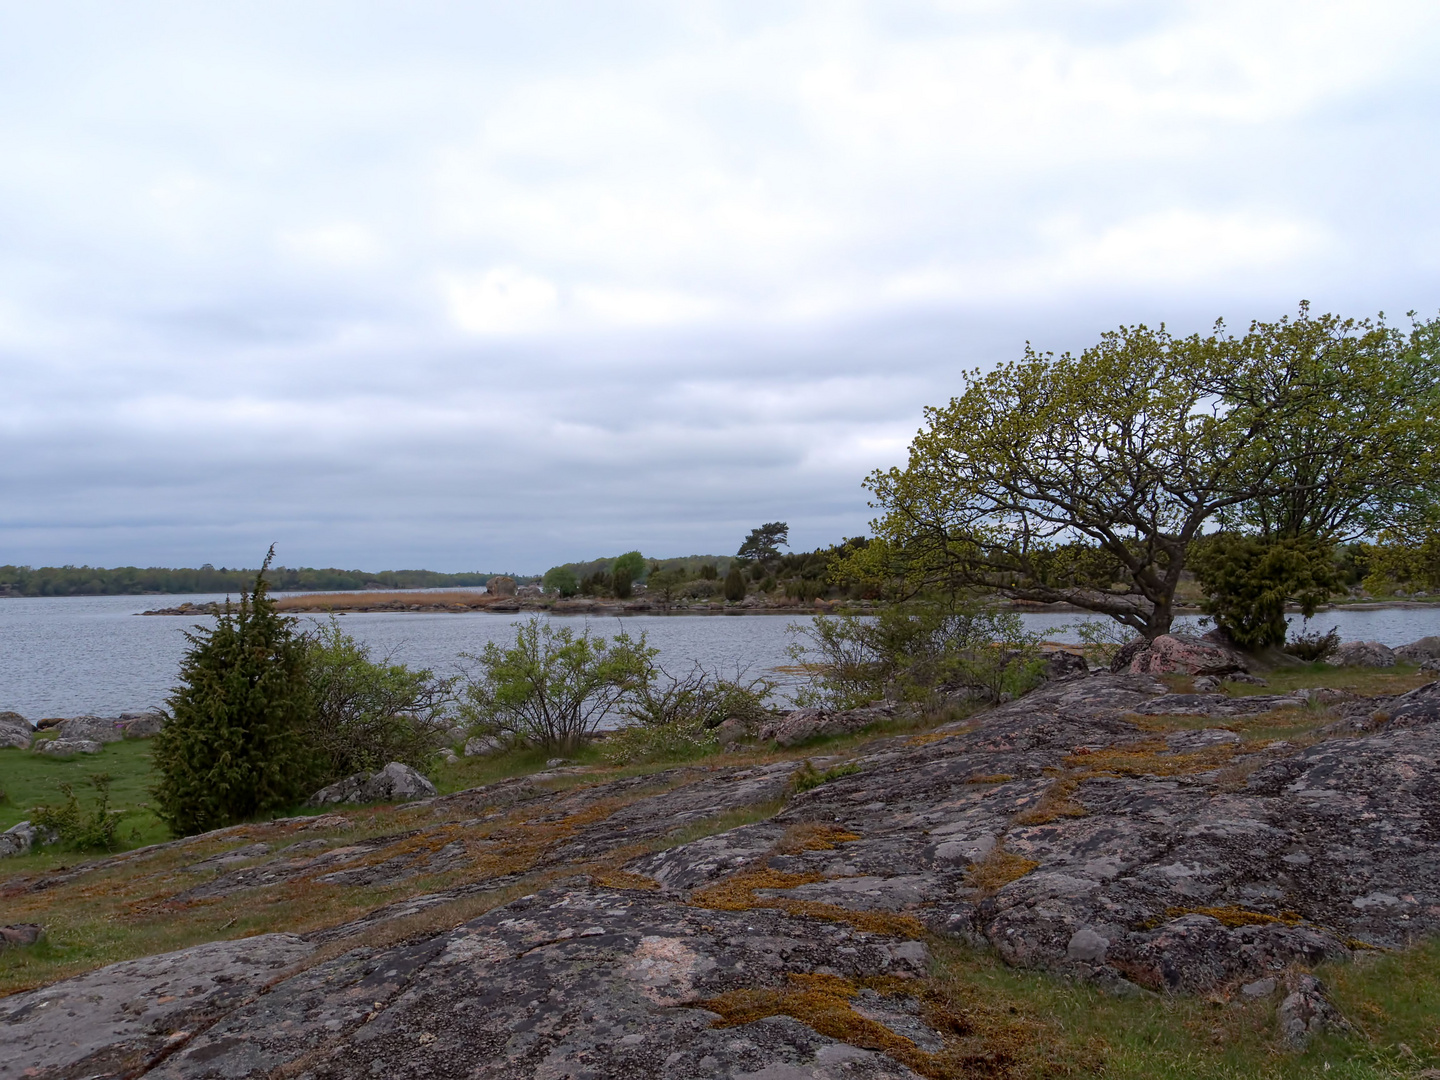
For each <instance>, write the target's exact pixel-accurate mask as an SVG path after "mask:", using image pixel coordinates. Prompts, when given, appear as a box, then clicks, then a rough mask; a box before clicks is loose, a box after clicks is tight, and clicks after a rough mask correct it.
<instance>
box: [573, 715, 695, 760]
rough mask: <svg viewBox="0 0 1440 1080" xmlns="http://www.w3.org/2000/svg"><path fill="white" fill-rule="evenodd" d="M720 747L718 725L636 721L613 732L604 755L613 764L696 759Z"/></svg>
mask: <svg viewBox="0 0 1440 1080" xmlns="http://www.w3.org/2000/svg"><path fill="white" fill-rule="evenodd" d="M719 749H720V740H719V737H718V736H717V735H716V734H715V730H714V728H708V727H706V726H705V725H704V724H701V723H697V722H696V721H695V720H694V719H687V720H677V721H675V722H674V723H668V724H633V725H630V726H628V727H623V728H620V729H619V730H617V731H613V732H610V733H609V735H608V737H607V738H606V739H605V741H604V742H602V743H601V744H600V756H601V757H603V758H604V759H605V760H606V761H608V762H610V763H611V764H612V765H637V764H640V763H642V762H654V761H693V760H694V759H695V758H699V757H705V756H707V755H709V754H713V753H715V752H716V751H717V750H719Z"/></svg>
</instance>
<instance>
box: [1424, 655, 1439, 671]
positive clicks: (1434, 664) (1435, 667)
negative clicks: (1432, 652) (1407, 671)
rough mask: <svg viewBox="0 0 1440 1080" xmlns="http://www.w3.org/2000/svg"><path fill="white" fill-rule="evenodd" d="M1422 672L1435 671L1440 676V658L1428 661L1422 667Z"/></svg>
mask: <svg viewBox="0 0 1440 1080" xmlns="http://www.w3.org/2000/svg"><path fill="white" fill-rule="evenodd" d="M1420 670H1421V671H1433V672H1435V673H1437V674H1440V657H1436V658H1435V659H1434V660H1426V661H1425V662H1424V663H1422V664H1421V665H1420Z"/></svg>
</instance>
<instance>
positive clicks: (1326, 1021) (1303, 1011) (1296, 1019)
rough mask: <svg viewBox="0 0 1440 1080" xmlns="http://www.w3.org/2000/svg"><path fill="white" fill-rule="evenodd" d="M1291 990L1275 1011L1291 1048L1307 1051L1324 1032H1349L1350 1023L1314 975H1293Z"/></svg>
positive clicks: (1288, 987) (1289, 981) (1289, 984)
mask: <svg viewBox="0 0 1440 1080" xmlns="http://www.w3.org/2000/svg"><path fill="white" fill-rule="evenodd" d="M1286 989H1287V990H1289V991H1290V993H1289V994H1287V995H1286V996H1285V1000H1284V1001H1282V1002H1281V1003H1280V1007H1279V1008H1278V1009H1277V1010H1276V1011H1275V1019H1276V1021H1277V1022H1278V1025H1279V1028H1280V1038H1281V1039H1282V1040H1284V1043H1285V1045H1286V1047H1288V1048H1289V1049H1291V1050H1304V1049H1305V1047H1306V1045H1307V1044H1308V1043H1309V1042H1310V1040H1311V1039H1312V1038H1314V1037H1315V1036H1316V1035H1318V1034H1320V1033H1321V1032H1322V1031H1346V1030H1348V1029H1349V1027H1350V1025H1349V1024H1348V1023H1346V1021H1345V1018H1344V1017H1343V1016H1341V1015H1340V1012H1339V1010H1338V1009H1336V1008H1335V1006H1334V1005H1332V1004H1330V1000H1329V998H1327V997H1326V994H1325V984H1324V983H1322V982H1321V981H1320V980H1319V979H1317V978H1316V977H1315V976H1314V975H1309V974H1297V975H1293V976H1292V977H1291V978H1290V979H1289V980H1288V981H1287V983H1286Z"/></svg>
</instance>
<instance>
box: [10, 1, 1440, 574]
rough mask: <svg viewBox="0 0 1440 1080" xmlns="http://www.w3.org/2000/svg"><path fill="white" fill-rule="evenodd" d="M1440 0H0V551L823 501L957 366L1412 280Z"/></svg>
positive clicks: (815, 509) (443, 542)
mask: <svg viewBox="0 0 1440 1080" xmlns="http://www.w3.org/2000/svg"><path fill="white" fill-rule="evenodd" d="M1436 56H1440V5H1436V4H1434V3H1433V2H1430V3H1424V2H1415V3H1403V2H1395V3H1387V2H1384V0H1367V2H1365V3H1358V2H1354V3H1345V4H1329V3H1323V2H1319V0H1306V2H1303V3H1300V2H1295V3H1266V2H1263V0H1243V2H1233V3H1232V2H1225V0H1203V2H1197V3H1193V4H1184V3H1172V4H1167V3H1158V2H1148V3H1126V2H1121V0H1115V2H1092V3H1086V2H1084V0H1056V2H1053V3H1022V2H1017V3H1001V2H990V3H986V2H974V3H946V2H933V3H922V2H918V0H917V2H913V3H912V2H904V0H897V2H890V3H876V4H864V3H843V2H840V0H822V2H817V3H785V2H783V0H763V2H757V3H728V4H722V3H714V4H711V3H701V2H685V3H675V2H673V0H668V2H667V0H656V2H654V3H595V2H580V0H576V2H573V3H548V2H544V0H527V2H525V3H513V2H512V3H505V4H486V3H479V2H469V3H455V4H443V3H425V2H421V0H405V2H404V3H399V2H396V3H389V4H375V3H359V2H355V0H347V2H344V3H340V2H337V3H305V2H303V0H284V2H283V3H273V4H267V3H261V2H256V0H246V2H245V3H235V4H225V3H214V2H208V0H207V2H206V3H203V4H196V3H194V2H193V0H182V2H176V3H170V4H164V3H147V2H143V0H127V2H126V3H123V4H117V3H113V2H110V0H107V2H105V3H96V4H71V3H64V2H59V0H46V2H45V3H40V4H37V3H34V2H31V0H24V2H7V0H0V563H7V562H10V563H29V564H32V565H50V564H58V563H85V562H88V563H91V564H102V565H117V564H123V563H138V564H141V565H197V564H199V563H203V562H211V563H213V564H215V565H217V566H219V565H231V566H233V565H247V566H253V565H256V564H257V563H258V561H259V558H260V555H261V554H262V553H263V550H264V548H265V546H266V545H267V544H268V543H269V542H270V541H272V540H273V541H275V542H277V544H278V550H279V559H280V561H281V562H283V563H286V564H288V565H292V566H293V565H302V564H303V565H339V566H346V567H351V566H353V567H363V568H366V569H383V568H398V567H429V568H433V569H441V570H460V569H481V570H501V569H513V570H516V571H521V572H536V571H542V570H544V569H545V568H546V567H547V566H550V565H552V564H554V563H557V562H561V561H566V560H571V559H579V558H589V557H593V556H597V555H601V554H614V553H618V552H620V551H624V550H627V549H630V548H636V547H638V548H641V549H643V550H644V551H645V552H646V554H649V555H659V556H664V555H677V554H688V553H700V552H705V553H719V554H727V553H729V552H732V551H733V550H734V549H735V547H736V546H737V545H738V544H739V542H740V540H741V539H742V538H743V537H744V535H745V533H746V532H747V531H748V530H749V529H750V528H751V527H752V526H754V525H756V524H759V523H760V522H762V521H770V520H775V519H781V520H785V521H788V522H789V523H790V525H791V538H792V543H793V544H794V546H796V547H803V548H810V547H814V546H816V545H819V544H825V543H830V542H833V541H835V540H838V539H839V538H840V537H842V536H845V535H856V534H858V533H861V532H863V531H864V530H865V529H866V525H867V522H868V520H869V518H870V516H871V515H870V512H869V510H868V508H867V506H866V503H865V492H864V490H863V489H862V487H861V483H860V482H861V480H862V478H863V477H864V476H865V474H866V473H868V472H869V471H871V470H872V469H874V468H876V467H880V466H889V465H891V464H897V463H899V462H901V461H902V460H903V457H904V452H905V447H906V445H907V443H908V442H909V440H910V438H911V436H912V435H913V434H914V432H915V430H916V428H917V427H918V425H919V423H920V419H921V409H922V407H923V406H924V405H926V404H939V403H942V402H944V401H945V400H947V399H948V398H949V397H950V396H951V395H952V394H953V393H956V392H958V391H959V389H960V388H961V386H962V373H963V372H964V371H966V370H969V369H971V368H974V367H976V366H988V365H991V364H993V363H995V362H997V361H999V360H1003V359H1008V358H1012V357H1015V356H1017V355H1019V354H1020V352H1021V351H1022V349H1023V347H1024V343H1025V341H1026V340H1027V339H1028V340H1032V341H1034V343H1035V344H1036V346H1037V347H1041V348H1048V349H1054V350H1056V351H1060V350H1062V349H1080V348H1083V347H1085V346H1086V345H1087V344H1089V343H1091V342H1093V341H1094V340H1095V339H1096V338H1097V337H1098V335H1099V334H1100V333H1101V332H1102V331H1103V330H1105V329H1107V328H1109V327H1112V326H1114V325H1116V324H1118V323H1121V322H1124V323H1132V322H1148V323H1151V324H1152V325H1153V324H1154V323H1158V322H1160V321H1165V322H1167V323H1168V324H1169V325H1170V326H1171V327H1172V328H1174V329H1179V330H1184V331H1189V330H1194V329H1203V328H1204V327H1206V326H1208V325H1209V324H1210V322H1211V321H1212V320H1213V319H1214V318H1215V317H1216V316H1220V315H1223V316H1225V317H1226V319H1227V320H1228V321H1229V322H1230V323H1231V324H1232V325H1234V326H1236V327H1237V328H1238V327H1243V326H1244V325H1245V324H1246V323H1247V322H1248V321H1249V320H1250V319H1251V318H1254V317H1263V318H1267V319H1268V318H1275V317H1278V316H1279V315H1281V314H1284V313H1286V312H1288V311H1293V310H1294V307H1295V304H1296V302H1297V301H1298V300H1300V299H1301V298H1307V299H1310V300H1311V301H1313V302H1314V304H1315V306H1316V307H1317V308H1318V309H1319V310H1337V311H1341V312H1344V313H1347V314H1357V315H1359V314H1367V313H1368V314H1373V313H1374V312H1376V311H1377V310H1381V309H1383V310H1385V311H1386V312H1387V313H1389V314H1391V315H1392V316H1398V317H1402V318H1400V320H1399V321H1401V322H1403V314H1404V312H1405V311H1407V310H1408V309H1411V308H1416V309H1419V310H1420V311H1421V312H1422V313H1424V314H1426V315H1433V314H1435V313H1436V311H1437V309H1440V288H1437V286H1440V198H1437V190H1440V169H1437V166H1440V138H1437V134H1440V127H1437V121H1440V98H1437V89H1440V64H1437V63H1436V61H1435V57H1436Z"/></svg>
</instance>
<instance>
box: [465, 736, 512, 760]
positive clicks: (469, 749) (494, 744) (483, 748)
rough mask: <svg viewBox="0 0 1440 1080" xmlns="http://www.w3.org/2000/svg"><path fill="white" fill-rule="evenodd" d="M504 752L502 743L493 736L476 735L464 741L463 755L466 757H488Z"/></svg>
mask: <svg viewBox="0 0 1440 1080" xmlns="http://www.w3.org/2000/svg"><path fill="white" fill-rule="evenodd" d="M504 751H505V743H504V741H503V740H501V739H498V738H496V737H495V736H494V735H476V736H475V737H474V738H472V739H466V740H465V750H464V754H465V756H466V757H490V756H491V755H492V754H500V753H503V752H504Z"/></svg>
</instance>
